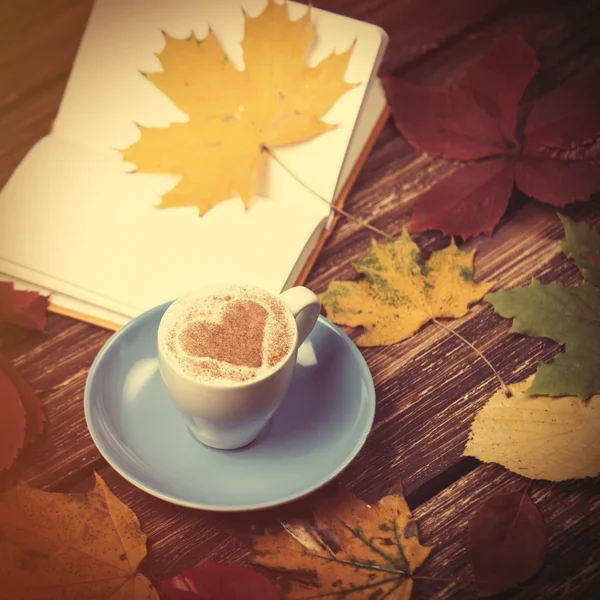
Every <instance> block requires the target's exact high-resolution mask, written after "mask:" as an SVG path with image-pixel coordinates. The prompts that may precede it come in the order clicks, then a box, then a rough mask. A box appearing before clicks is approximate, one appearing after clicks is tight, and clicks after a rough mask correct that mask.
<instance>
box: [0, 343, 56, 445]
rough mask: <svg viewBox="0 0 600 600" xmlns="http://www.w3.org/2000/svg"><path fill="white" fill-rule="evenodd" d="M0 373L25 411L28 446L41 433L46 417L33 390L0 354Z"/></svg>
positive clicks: (26, 441) (26, 442)
mask: <svg viewBox="0 0 600 600" xmlns="http://www.w3.org/2000/svg"><path fill="white" fill-rule="evenodd" d="M0 371H3V372H4V374H5V375H6V376H7V377H8V378H9V379H10V380H11V382H12V384H13V386H14V387H15V389H16V390H17V392H18V394H19V398H20V401H21V405H22V406H23V409H24V410H25V418H26V421H25V440H24V442H25V444H30V443H32V442H33V441H35V439H36V438H37V437H38V435H39V434H40V433H42V431H43V429H44V421H45V420H46V415H44V411H43V409H42V405H41V403H40V399H39V398H38V396H37V394H36V393H35V390H34V389H33V388H32V387H31V386H30V385H29V384H28V383H27V381H25V379H23V377H21V375H19V373H17V371H16V370H15V369H14V367H13V366H12V365H11V364H10V361H9V360H8V359H7V358H6V357H5V356H2V354H0Z"/></svg>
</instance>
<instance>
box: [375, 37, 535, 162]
mask: <svg viewBox="0 0 600 600" xmlns="http://www.w3.org/2000/svg"><path fill="white" fill-rule="evenodd" d="M538 68H539V62H538V60H537V58H536V57H535V52H534V51H533V49H532V48H531V47H530V46H528V45H527V44H526V43H525V42H524V41H523V39H522V37H521V34H520V33H519V31H518V30H517V29H511V30H509V31H507V32H506V33H505V34H504V35H503V36H501V37H500V38H499V39H498V40H497V41H496V43H495V44H494V45H493V46H492V47H491V48H490V49H489V50H488V51H487V52H486V54H485V55H484V56H482V57H481V58H480V59H479V60H477V61H476V62H474V63H473V64H472V65H471V66H470V67H469V68H468V69H467V71H466V72H465V75H464V77H463V79H462V81H461V82H460V83H459V85H458V86H452V85H444V86H441V87H430V86H419V85H414V84H411V83H408V82H405V81H402V80H400V79H396V78H394V77H383V78H382V81H383V85H384V87H385V90H386V94H387V98H388V102H389V104H390V106H391V107H392V111H393V113H394V119H395V122H396V126H397V127H398V129H399V130H400V131H401V132H402V134H403V135H404V137H405V138H406V139H407V140H408V141H409V142H410V144H411V145H412V146H414V147H415V148H417V149H418V150H420V151H421V152H425V153H427V154H430V155H431V156H441V157H443V158H446V159H453V160H475V159H480V158H485V157H489V156H498V155H504V154H511V153H513V152H514V151H515V149H516V148H517V147H518V142H517V140H516V138H515V127H516V123H517V107H518V105H519V101H520V99H521V96H522V95H523V92H524V91H525V88H526V87H527V85H528V84H529V82H530V81H531V78H532V77H533V76H534V75H535V73H536V72H537V70H538Z"/></svg>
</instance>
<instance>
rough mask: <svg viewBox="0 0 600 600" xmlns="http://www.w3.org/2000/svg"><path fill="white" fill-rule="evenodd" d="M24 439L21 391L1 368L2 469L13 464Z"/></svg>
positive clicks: (0, 427)
mask: <svg viewBox="0 0 600 600" xmlns="http://www.w3.org/2000/svg"><path fill="white" fill-rule="evenodd" d="M24 440H25V410H24V409H23V405H22V404H21V399H20V398H19V392H18V391H17V388H16V387H15V386H14V385H13V383H12V381H11V380H10V378H9V377H8V375H6V373H4V371H2V370H1V369H0V471H3V470H4V469H8V468H9V467H10V466H11V465H12V463H13V462H14V460H15V458H17V454H18V453H19V451H20V450H21V449H22V448H23V442H24Z"/></svg>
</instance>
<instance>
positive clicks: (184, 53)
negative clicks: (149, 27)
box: [123, 0, 354, 215]
mask: <svg viewBox="0 0 600 600" xmlns="http://www.w3.org/2000/svg"><path fill="white" fill-rule="evenodd" d="M287 11H288V9H287V6H286V5H285V3H284V4H277V3H276V2H275V0H268V2H267V6H266V8H265V10H264V11H263V12H262V13H261V14H260V15H259V16H258V17H256V18H251V17H248V16H247V15H246V16H245V38H244V40H243V42H242V50H243V52H244V63H245V67H246V68H245V70H244V71H238V70H236V69H235V68H234V67H233V65H232V64H231V63H230V62H229V60H228V59H227V56H226V55H225V54H224V53H223V50H222V49H221V47H220V46H219V43H218V41H217V39H216V37H215V35H214V34H213V33H212V32H210V33H209V34H208V36H207V37H206V38H205V39H203V40H198V39H196V37H195V36H193V35H192V36H191V37H189V38H187V39H175V38H172V37H170V36H166V40H165V48H164V50H163V52H162V53H161V54H160V55H159V57H158V58H159V60H160V62H161V65H162V68H163V70H162V71H161V72H159V73H150V74H148V79H149V80H150V81H151V82H152V83H154V84H155V85H156V86H157V87H158V88H159V89H160V90H161V91H162V92H164V93H165V94H166V95H167V96H169V98H171V100H172V101H173V102H174V103H175V104H176V105H177V107H178V108H180V109H181V110H183V111H184V112H186V113H187V115H188V117H189V122H187V123H172V124H171V125H170V126H169V127H166V128H162V129H161V128H147V127H142V128H141V138H140V140H139V141H138V142H137V143H135V144H134V145H132V146H131V147H129V148H128V149H127V150H125V151H124V152H123V155H124V157H125V160H127V161H129V162H132V163H133V164H135V165H136V166H137V170H138V172H140V173H169V174H174V175H180V176H181V179H180V181H179V183H178V184H177V185H176V186H175V187H174V188H173V189H172V190H171V191H170V192H168V193H167V194H165V196H164V197H163V199H162V204H161V205H160V207H162V208H168V207H177V206H197V207H198V210H199V213H200V214H201V215H202V214H204V213H205V212H206V211H207V210H209V209H210V208H212V207H213V206H215V205H216V204H218V203H219V202H222V201H223V200H227V199H228V198H232V197H235V196H239V197H240V198H241V199H242V200H243V201H244V203H245V204H246V206H248V205H249V203H250V200H251V198H252V195H253V194H254V192H255V190H256V185H257V180H258V177H259V174H260V168H261V165H262V163H263V158H264V151H263V147H265V146H266V147H268V148H275V147H278V146H283V145H287V144H293V143H296V142H302V141H306V140H309V139H312V138H314V137H316V136H318V135H320V134H321V133H324V132H326V131H328V130H330V129H331V128H332V127H333V126H332V125H329V124H327V123H324V122H323V121H321V117H322V116H323V115H324V114H325V113H326V112H327V111H328V110H329V109H330V108H331V107H332V106H333V104H334V103H335V102H336V101H337V100H338V99H339V98H340V97H341V96H342V95H344V94H345V93H346V92H347V91H348V90H350V89H351V88H353V87H354V85H353V84H349V83H346V82H345V81H344V75H345V73H346V68H347V66H348V61H349V59H350V55H351V53H352V51H353V49H354V45H352V46H351V47H350V48H349V49H348V50H347V51H346V52H344V53H342V54H332V55H330V56H329V57H328V58H326V59H325V60H323V61H322V62H321V63H320V64H318V65H317V66H316V67H309V66H307V64H306V54H307V51H308V49H309V48H310V46H311V44H312V42H313V40H314V36H315V33H314V29H313V26H312V23H311V11H310V8H309V9H308V10H307V12H306V14H305V15H304V16H303V17H302V18H300V19H298V20H297V21H290V19H289V17H288V12H287Z"/></svg>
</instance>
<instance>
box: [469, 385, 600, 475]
mask: <svg viewBox="0 0 600 600" xmlns="http://www.w3.org/2000/svg"><path fill="white" fill-rule="evenodd" d="M532 380H533V377H531V378H529V379H528V380H526V381H522V382H520V383H515V384H514V385H511V386H510V389H511V391H512V396H511V397H510V398H507V397H506V395H505V394H504V393H503V392H502V390H499V391H498V392H496V393H495V394H494V395H493V396H492V397H491V398H490V399H489V400H488V402H487V403H486V405H485V406H484V407H483V408H482V409H481V410H480V411H479V412H478V413H477V416H476V417H475V420H474V422H473V425H472V426H471V433H470V435H469V441H468V442H467V446H466V448H465V451H464V455H465V456H474V457H475V458H478V459H479V460H481V461H483V462H494V463H498V464H500V465H502V466H504V467H506V468H507V469H510V470H511V471H514V472H515V473H519V474H520V475H523V476H524V477H530V478H531V479H545V480H549V481H565V480H567V479H580V478H584V477H596V475H598V474H600V444H598V440H599V439H600V396H592V397H591V398H590V399H589V400H588V402H587V403H583V402H581V400H580V399H579V398H578V397H577V396H562V397H559V398H556V397H550V396H530V395H528V394H527V393H526V391H527V390H528V389H529V388H530V387H531V382H532Z"/></svg>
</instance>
